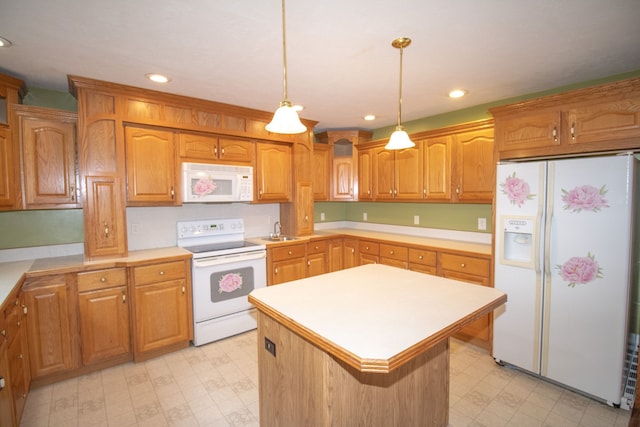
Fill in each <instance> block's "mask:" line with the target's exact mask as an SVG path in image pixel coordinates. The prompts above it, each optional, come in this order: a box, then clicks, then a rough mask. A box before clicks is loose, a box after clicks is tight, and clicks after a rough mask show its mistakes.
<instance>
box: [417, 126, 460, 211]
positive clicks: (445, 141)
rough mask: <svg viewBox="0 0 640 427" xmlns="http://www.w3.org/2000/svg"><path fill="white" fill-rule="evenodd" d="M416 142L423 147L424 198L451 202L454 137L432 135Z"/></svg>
mask: <svg viewBox="0 0 640 427" xmlns="http://www.w3.org/2000/svg"><path fill="white" fill-rule="evenodd" d="M416 143H417V144H420V147H421V149H422V165H423V170H422V182H423V191H422V194H423V196H424V200H426V201H434V202H450V201H451V190H452V189H451V181H452V176H451V167H452V151H453V137H452V136H451V135H440V136H432V137H430V138H427V139H424V140H422V141H419V142H416Z"/></svg>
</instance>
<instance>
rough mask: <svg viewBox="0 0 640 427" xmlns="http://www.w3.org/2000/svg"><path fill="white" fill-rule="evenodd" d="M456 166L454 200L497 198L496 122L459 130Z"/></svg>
mask: <svg viewBox="0 0 640 427" xmlns="http://www.w3.org/2000/svg"><path fill="white" fill-rule="evenodd" d="M454 141H455V148H454V153H455V154H454V155H455V162H454V165H453V170H452V182H451V185H452V188H453V194H452V201H454V202H470V203H491V202H493V190H494V186H495V182H494V181H495V179H494V177H495V169H496V167H495V161H494V143H493V126H484V127H482V126H481V127H479V128H478V129H469V130H466V131H460V132H457V133H456V134H455V135H454Z"/></svg>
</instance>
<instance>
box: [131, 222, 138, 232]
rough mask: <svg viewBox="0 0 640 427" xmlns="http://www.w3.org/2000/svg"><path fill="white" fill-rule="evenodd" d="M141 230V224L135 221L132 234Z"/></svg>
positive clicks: (132, 225)
mask: <svg viewBox="0 0 640 427" xmlns="http://www.w3.org/2000/svg"><path fill="white" fill-rule="evenodd" d="M139 231H140V224H138V223H137V222H134V223H132V224H131V233H132V234H138V232H139Z"/></svg>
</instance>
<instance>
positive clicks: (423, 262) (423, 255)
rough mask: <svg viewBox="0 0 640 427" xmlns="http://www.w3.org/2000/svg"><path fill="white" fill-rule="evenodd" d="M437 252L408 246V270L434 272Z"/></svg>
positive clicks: (435, 270)
mask: <svg viewBox="0 0 640 427" xmlns="http://www.w3.org/2000/svg"><path fill="white" fill-rule="evenodd" d="M437 259H438V253H437V252H436V251H435V250H430V249H423V248H409V270H413V271H419V272H421V273H425V274H434V275H435V274H436V272H437Z"/></svg>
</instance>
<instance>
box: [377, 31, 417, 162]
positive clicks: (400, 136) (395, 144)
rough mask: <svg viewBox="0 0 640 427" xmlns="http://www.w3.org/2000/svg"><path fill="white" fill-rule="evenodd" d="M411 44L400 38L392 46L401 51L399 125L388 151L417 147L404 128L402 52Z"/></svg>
mask: <svg viewBox="0 0 640 427" xmlns="http://www.w3.org/2000/svg"><path fill="white" fill-rule="evenodd" d="M410 44H411V39H410V38H408V37H400V38H397V39H395V40H394V41H392V42H391V46H393V47H395V48H396V49H400V88H399V91H398V125H397V126H396V130H395V131H394V132H393V133H392V134H391V137H390V138H389V142H387V145H385V146H384V148H385V149H386V150H401V149H403V148H411V147H415V145H416V144H415V143H414V142H413V141H411V139H410V138H409V135H408V134H407V132H406V131H405V130H404V127H402V52H403V49H404V48H405V47H407V46H409V45H410Z"/></svg>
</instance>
